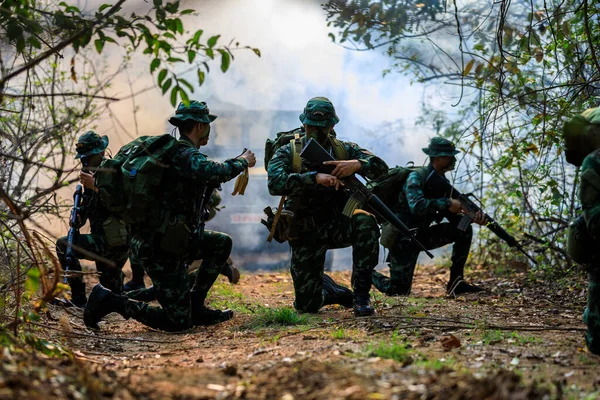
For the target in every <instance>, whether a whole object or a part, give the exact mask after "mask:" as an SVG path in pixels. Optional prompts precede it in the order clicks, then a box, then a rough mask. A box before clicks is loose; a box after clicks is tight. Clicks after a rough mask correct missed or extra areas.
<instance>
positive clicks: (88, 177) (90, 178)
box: [79, 171, 95, 189]
mask: <svg viewBox="0 0 600 400" xmlns="http://www.w3.org/2000/svg"><path fill="white" fill-rule="evenodd" d="M79 182H81V184H82V185H83V187H85V188H87V189H94V188H95V186H94V175H92V174H90V173H88V172H83V171H81V172H80V173H79Z"/></svg>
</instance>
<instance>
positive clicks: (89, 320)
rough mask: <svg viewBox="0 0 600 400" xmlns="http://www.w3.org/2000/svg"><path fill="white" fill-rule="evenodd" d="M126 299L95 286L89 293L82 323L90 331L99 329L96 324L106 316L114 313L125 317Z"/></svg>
mask: <svg viewBox="0 0 600 400" xmlns="http://www.w3.org/2000/svg"><path fill="white" fill-rule="evenodd" d="M126 301H127V297H125V296H120V295H116V294H114V293H113V292H112V291H110V290H108V289H106V288H105V287H104V286H102V285H100V284H97V285H96V286H94V288H93V289H92V292H91V293H90V298H89V299H88V302H87V305H86V306H85V310H84V311H83V322H84V323H85V326H87V327H88V328H91V329H100V326H98V322H100V320H101V319H102V318H104V317H105V316H107V315H108V314H110V313H112V312H116V313H119V314H121V315H122V316H123V317H125V318H128V317H127V313H126V312H125V302H126Z"/></svg>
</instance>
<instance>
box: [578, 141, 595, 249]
mask: <svg viewBox="0 0 600 400" xmlns="http://www.w3.org/2000/svg"><path fill="white" fill-rule="evenodd" d="M579 200H580V201H581V206H582V209H583V217H584V219H585V225H586V227H587V229H588V232H589V233H590V234H591V235H592V237H593V238H594V239H595V240H597V241H598V240H600V150H596V151H594V152H592V153H590V154H588V156H587V157H586V158H585V159H584V160H583V164H582V165H581V182H580V184H579Z"/></svg>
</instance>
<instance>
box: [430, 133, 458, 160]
mask: <svg viewBox="0 0 600 400" xmlns="http://www.w3.org/2000/svg"><path fill="white" fill-rule="evenodd" d="M422 150H423V153H425V154H427V155H428V156H429V157H454V156H455V155H457V154H458V153H460V151H458V150H456V146H455V145H454V143H452V142H451V141H449V140H448V139H444V138H442V137H439V136H436V137H434V138H432V139H431V140H430V141H429V146H427V147H424V148H423V149H422Z"/></svg>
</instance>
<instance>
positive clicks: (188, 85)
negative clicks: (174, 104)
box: [179, 78, 194, 93]
mask: <svg viewBox="0 0 600 400" xmlns="http://www.w3.org/2000/svg"><path fill="white" fill-rule="evenodd" d="M179 83H183V84H184V85H185V86H186V87H187V88H188V89H189V91H190V92H192V93H194V87H193V86H192V85H191V83H189V82H188V81H187V80H185V79H183V78H179Z"/></svg>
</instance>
